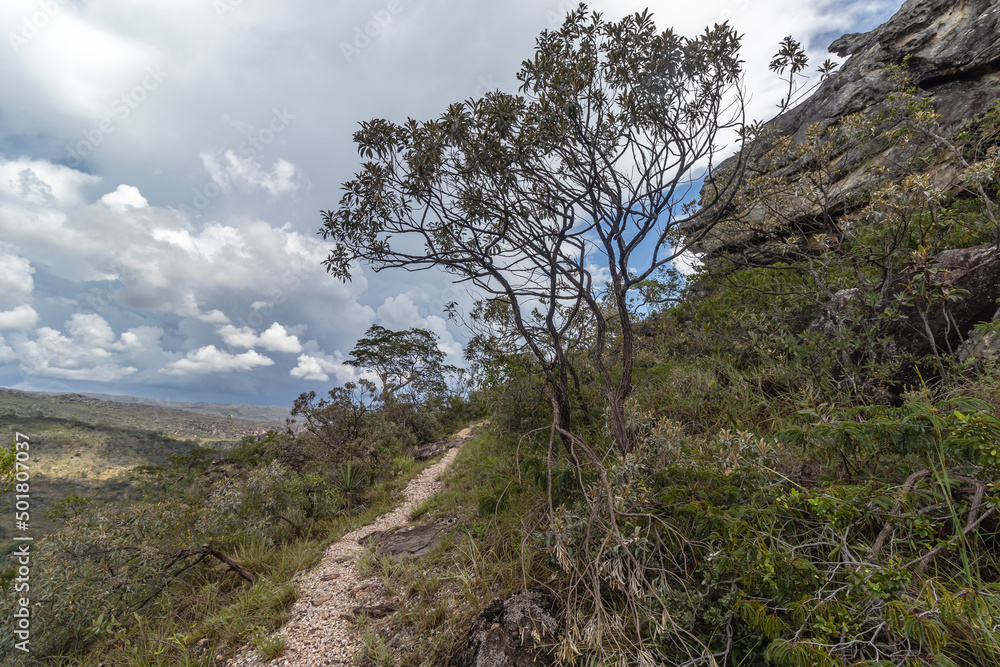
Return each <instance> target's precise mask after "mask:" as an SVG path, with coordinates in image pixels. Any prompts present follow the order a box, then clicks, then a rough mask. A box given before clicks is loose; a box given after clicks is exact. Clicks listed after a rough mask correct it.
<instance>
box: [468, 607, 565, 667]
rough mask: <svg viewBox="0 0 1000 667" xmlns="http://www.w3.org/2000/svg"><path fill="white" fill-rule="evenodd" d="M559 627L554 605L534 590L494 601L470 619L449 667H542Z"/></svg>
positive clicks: (549, 661)
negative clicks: (469, 623) (469, 625)
mask: <svg viewBox="0 0 1000 667" xmlns="http://www.w3.org/2000/svg"><path fill="white" fill-rule="evenodd" d="M558 632H559V623H558V621H556V619H555V602H554V600H553V599H552V598H551V597H549V596H548V595H547V594H546V593H545V592H544V591H543V590H541V589H538V588H527V589H521V590H519V591H517V592H515V593H514V594H513V595H511V596H510V597H508V598H506V599H504V600H500V599H497V600H494V601H493V602H491V603H490V604H489V605H488V606H487V607H486V608H485V609H484V610H483V611H482V612H480V613H479V615H478V616H476V617H475V618H474V619H472V627H470V628H469V632H468V634H467V635H466V638H465V641H464V642H463V644H462V647H461V648H460V649H459V651H458V652H457V653H456V654H455V655H454V656H452V659H451V661H450V662H449V663H448V664H449V665H450V667H545V666H546V665H552V664H554V662H555V660H554V658H553V657H552V651H551V647H552V646H553V645H554V644H555V643H556V636H557V634H558Z"/></svg>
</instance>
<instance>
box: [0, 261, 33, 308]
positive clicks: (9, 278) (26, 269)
mask: <svg viewBox="0 0 1000 667" xmlns="http://www.w3.org/2000/svg"><path fill="white" fill-rule="evenodd" d="M34 273H35V267H33V266H32V265H31V262H30V261H29V260H28V259H27V258H25V257H19V256H18V255H15V254H12V253H0V303H4V304H11V305H13V304H22V303H24V302H25V301H26V300H27V299H28V298H29V297H30V296H31V293H32V292H34V291H35V280H34V278H32V274H34Z"/></svg>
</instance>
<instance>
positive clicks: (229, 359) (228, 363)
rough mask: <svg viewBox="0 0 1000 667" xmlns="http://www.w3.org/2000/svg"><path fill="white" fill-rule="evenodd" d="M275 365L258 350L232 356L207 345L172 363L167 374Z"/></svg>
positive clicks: (222, 371)
mask: <svg viewBox="0 0 1000 667" xmlns="http://www.w3.org/2000/svg"><path fill="white" fill-rule="evenodd" d="M273 364H274V360H273V359H269V358H268V357H265V356H264V355H262V354H260V353H259V352H257V351H256V350H249V351H247V352H244V353H243V354H230V353H229V352H224V351H222V350H220V349H218V348H217V347H215V346H214V345H206V346H205V347H202V348H199V349H197V350H195V351H193V352H189V353H188V355H187V356H186V357H184V358H183V359H178V360H177V361H175V362H173V363H171V364H170V365H169V366H168V368H169V370H168V371H167V373H169V374H170V375H189V374H204V373H230V372H233V371H248V370H251V369H253V368H257V367H258V366H271V365H273Z"/></svg>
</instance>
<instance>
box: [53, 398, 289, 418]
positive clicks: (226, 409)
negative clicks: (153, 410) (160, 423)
mask: <svg viewBox="0 0 1000 667" xmlns="http://www.w3.org/2000/svg"><path fill="white" fill-rule="evenodd" d="M50 395H51V396H65V395H73V394H50ZM78 395H79V396H87V397H89V398H96V399H98V400H101V401H109V402H111V403H139V404H141V405H153V406H156V407H158V408H170V409H172V410H185V411H187V412H197V413H198V414H201V415H210V416H212V417H232V418H233V419H245V420H247V421H261V422H280V423H282V424H284V423H285V419H287V418H288V417H289V416H290V414H291V410H292V409H291V408H289V407H285V406H283V405H246V404H239V405H237V404H233V403H192V402H188V401H158V400H156V399H154V398H142V397H139V396H120V395H118V394H93V393H86V394H78Z"/></svg>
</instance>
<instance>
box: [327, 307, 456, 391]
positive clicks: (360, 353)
mask: <svg viewBox="0 0 1000 667" xmlns="http://www.w3.org/2000/svg"><path fill="white" fill-rule="evenodd" d="M351 356H352V358H351V359H348V360H347V361H346V362H345V363H347V364H349V365H351V366H354V367H355V368H360V369H362V370H367V371H371V372H372V373H374V374H375V375H377V376H378V379H379V382H380V383H381V384H382V399H383V400H385V399H387V398H396V399H398V398H399V394H400V393H401V392H404V390H405V393H406V394H407V395H408V396H409V398H410V399H411V400H412V402H414V403H419V402H420V400H421V399H422V398H425V397H427V396H432V395H436V394H443V393H445V392H446V391H447V390H448V383H447V381H446V379H445V377H446V375H447V374H448V373H450V372H453V371H455V370H456V369H455V368H454V367H453V366H450V365H448V364H446V363H444V352H442V351H441V348H439V347H438V337H437V336H436V335H435V334H434V333H433V332H431V331H428V330H426V329H418V328H413V329H407V330H406V331H391V330H389V329H386V328H385V327H382V326H379V325H378V324H375V325H372V326H371V327H370V328H369V329H368V331H366V332H365V337H364V338H362V339H361V340H359V341H358V342H357V344H356V345H355V346H354V349H353V350H351Z"/></svg>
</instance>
